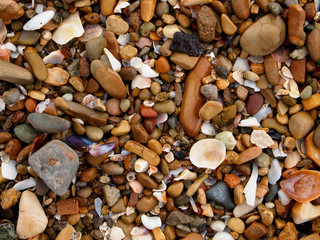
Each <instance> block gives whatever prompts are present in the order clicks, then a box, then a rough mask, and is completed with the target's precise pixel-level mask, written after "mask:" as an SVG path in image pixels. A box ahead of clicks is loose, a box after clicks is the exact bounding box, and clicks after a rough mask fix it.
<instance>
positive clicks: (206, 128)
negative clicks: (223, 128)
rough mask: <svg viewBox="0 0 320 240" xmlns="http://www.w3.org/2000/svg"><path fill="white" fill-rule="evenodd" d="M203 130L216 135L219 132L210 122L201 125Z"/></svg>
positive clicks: (209, 134)
mask: <svg viewBox="0 0 320 240" xmlns="http://www.w3.org/2000/svg"><path fill="white" fill-rule="evenodd" d="M201 132H202V133H203V134H206V135H208V136H215V135H216V134H217V132H216V130H215V129H214V126H213V125H212V124H211V123H209V122H203V123H202V125H201Z"/></svg>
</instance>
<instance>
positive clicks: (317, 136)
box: [313, 124, 320, 148]
mask: <svg viewBox="0 0 320 240" xmlns="http://www.w3.org/2000/svg"><path fill="white" fill-rule="evenodd" d="M313 143H314V145H316V147H317V148H320V124H319V125H318V126H317V128H316V130H315V131H314V135H313Z"/></svg>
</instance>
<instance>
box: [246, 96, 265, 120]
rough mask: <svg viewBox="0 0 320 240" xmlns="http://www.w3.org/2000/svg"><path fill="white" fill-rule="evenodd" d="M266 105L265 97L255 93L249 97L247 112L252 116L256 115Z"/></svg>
mask: <svg viewBox="0 0 320 240" xmlns="http://www.w3.org/2000/svg"><path fill="white" fill-rule="evenodd" d="M263 103H264V97H263V95H262V94H261V93H254V94H252V95H251V96H250V97H249V100H248V104H247V112H248V113H249V114H250V115H254V114H256V113H257V112H258V111H259V110H260V108H261V107H262V105H263Z"/></svg>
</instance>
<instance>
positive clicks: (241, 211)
mask: <svg viewBox="0 0 320 240" xmlns="http://www.w3.org/2000/svg"><path fill="white" fill-rule="evenodd" d="M262 201H263V198H260V199H259V198H256V199H255V203H254V205H253V206H250V205H248V204H247V203H246V202H243V203H242V204H240V205H237V206H236V207H235V209H233V215H234V216H235V217H236V218H239V217H242V216H244V215H246V214H248V213H250V212H251V211H252V210H254V209H255V208H256V207H257V206H258V205H259V204H260V203H262Z"/></svg>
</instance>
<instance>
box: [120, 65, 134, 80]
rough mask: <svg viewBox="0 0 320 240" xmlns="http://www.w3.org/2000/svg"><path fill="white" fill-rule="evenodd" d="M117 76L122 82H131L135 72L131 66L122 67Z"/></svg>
mask: <svg viewBox="0 0 320 240" xmlns="http://www.w3.org/2000/svg"><path fill="white" fill-rule="evenodd" d="M119 75H120V76H121V78H122V80H123V81H131V80H133V79H134V78H135V77H136V76H137V70H136V69H135V68H134V67H132V66H127V67H122V68H121V70H120V72H119Z"/></svg>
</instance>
